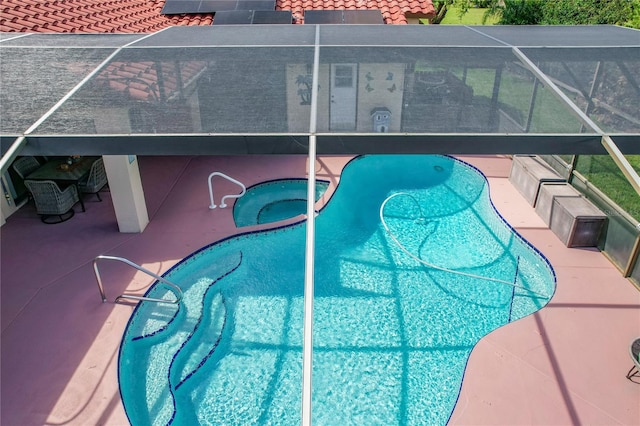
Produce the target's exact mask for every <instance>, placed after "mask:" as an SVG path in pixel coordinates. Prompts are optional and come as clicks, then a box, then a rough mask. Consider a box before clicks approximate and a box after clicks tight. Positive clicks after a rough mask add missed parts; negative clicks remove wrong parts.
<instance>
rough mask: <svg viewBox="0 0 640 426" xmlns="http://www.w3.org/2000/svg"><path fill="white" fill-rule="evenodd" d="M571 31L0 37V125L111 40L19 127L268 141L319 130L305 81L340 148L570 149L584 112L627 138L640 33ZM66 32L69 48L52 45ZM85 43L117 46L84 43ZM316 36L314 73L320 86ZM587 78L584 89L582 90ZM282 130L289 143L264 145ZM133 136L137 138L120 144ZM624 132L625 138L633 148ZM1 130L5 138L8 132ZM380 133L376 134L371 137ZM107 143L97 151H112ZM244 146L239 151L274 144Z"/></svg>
mask: <svg viewBox="0 0 640 426" xmlns="http://www.w3.org/2000/svg"><path fill="white" fill-rule="evenodd" d="M572 28H573V27H569V28H562V29H559V28H558V29H556V28H553V31H552V32H551V33H553V34H556V36H557V37H558V39H557V40H555V41H554V43H555V44H554V43H551V42H549V43H548V44H549V45H554V46H556V47H544V48H538V47H526V46H519V45H518V46H515V47H519V48H520V49H521V51H522V52H523V54H522V55H521V54H520V51H519V50H517V49H515V48H512V47H510V46H509V43H505V42H502V41H500V40H498V39H497V38H496V37H495V36H496V35H498V33H495V32H494V33H492V34H493V35H492V36H489V35H484V34H481V33H480V32H479V29H477V28H475V27H474V28H469V27H464V26H458V27H447V26H426V25H425V26H418V25H416V26H391V25H357V26H356V25H258V26H256V25H233V26H224V25H222V26H217V27H215V26H208V27H207V26H205V27H185V26H183V27H171V28H168V29H166V30H163V31H160V32H158V33H155V34H152V35H135V36H128V35H126V36H123V35H117V36H110V35H97V34H92V35H90V36H87V38H82V37H84V36H80V35H56V36H51V35H38V37H35V38H33V39H31V40H29V38H31V37H34V36H32V35H29V36H25V37H21V38H16V39H13V40H11V39H6V38H3V39H1V40H2V42H0V49H1V50H0V54H1V55H2V64H1V65H2V67H3V68H2V71H3V72H2V75H1V76H0V77H1V78H2V86H3V88H6V87H10V86H12V85H13V86H15V88H14V87H10V90H9V93H6V92H7V91H4V90H3V91H2V93H1V95H2V96H3V97H2V105H1V108H2V110H0V112H2V116H3V120H2V126H0V130H2V134H3V135H20V134H23V133H24V132H25V131H26V129H28V128H29V127H31V126H32V125H33V124H34V123H36V122H37V121H38V120H39V119H40V118H41V117H42V115H43V114H45V113H46V112H47V111H48V110H49V109H50V108H51V107H52V106H53V105H55V104H56V102H58V101H60V100H61V99H62V98H63V97H64V96H65V95H66V94H67V93H69V91H70V90H71V89H73V88H74V87H75V86H76V85H78V84H79V83H80V82H81V81H83V79H84V78H85V77H86V76H87V75H88V74H89V73H90V72H91V71H93V70H94V69H95V67H96V66H98V65H100V64H101V62H102V61H103V60H104V59H105V58H107V57H108V55H109V54H111V53H112V52H114V51H117V54H116V55H115V56H114V57H113V58H112V59H111V61H110V62H109V63H108V64H106V65H105V66H104V67H102V68H101V69H100V70H99V72H97V73H96V74H95V75H94V76H93V77H92V78H91V79H89V80H88V81H87V82H86V83H85V84H84V86H82V87H81V88H80V89H79V90H78V91H77V92H76V93H74V94H73V95H72V96H70V98H69V99H67V100H65V101H64V102H63V103H61V104H60V105H61V106H60V107H59V108H58V109H57V110H56V111H54V112H53V113H52V114H51V116H48V117H47V118H46V120H44V122H43V123H42V124H41V125H40V126H39V127H37V128H36V129H35V130H34V131H33V132H31V133H30V134H28V135H27V137H28V139H29V140H31V141H36V140H37V141H39V142H38V143H45V141H46V146H47V152H48V153H50V154H51V155H53V153H55V152H59V151H56V150H57V148H54V147H55V146H57V145H56V144H60V145H59V146H60V147H61V148H60V149H62V147H64V149H65V150H68V149H69V147H70V146H75V147H76V148H77V152H81V151H82V150H83V149H84V148H83V147H82V146H80V145H77V146H76V145H74V144H82V143H99V144H103V143H106V142H105V141H112V140H116V139H117V140H121V142H122V143H120V142H118V146H119V148H118V149H121V150H122V149H127V147H137V148H136V150H142V148H141V147H142V146H143V145H144V144H145V142H144V141H149V143H153V142H151V141H162V144H163V148H162V149H163V152H164V153H169V152H173V153H176V152H181V151H180V150H181V149H182V147H183V146H186V145H184V144H185V143H186V142H185V141H187V140H188V141H192V142H193V141H195V142H193V145H189V146H191V148H190V149H194V150H198V149H204V148H202V147H203V145H202V144H201V143H205V144H206V143H212V141H214V140H215V141H219V142H220V145H216V147H220V146H225V147H226V148H224V150H228V149H230V145H229V144H232V141H234V140H235V141H236V143H238V144H241V145H242V144H253V143H254V142H255V141H257V140H259V141H260V142H259V143H262V142H263V141H264V140H265V138H267V140H268V143H267V145H269V146H272V148H273V150H276V151H277V150H279V149H285V148H283V146H285V145H286V146H289V145H291V144H295V143H300V141H302V139H303V136H302V135H309V134H311V133H314V132H312V130H311V129H310V128H309V125H310V116H311V115H312V110H311V108H312V104H313V102H312V101H313V99H312V94H313V93H314V90H315V89H317V99H316V100H315V101H316V105H315V106H316V108H317V109H316V110H314V111H315V114H316V115H315V118H316V119H317V127H316V128H315V132H317V133H318V134H319V135H322V137H323V141H325V143H329V145H331V143H337V144H344V146H347V145H348V144H349V141H350V140H354V141H355V140H356V139H357V138H361V137H366V135H369V136H371V137H373V135H374V133H379V134H376V135H375V138H376V140H385V141H388V144H387V142H385V143H384V144H387V145H388V146H387V145H385V146H386V147H387V148H388V149H390V147H392V146H393V143H394V141H398V140H400V139H402V138H409V139H411V140H414V141H417V140H421V138H424V137H429V138H434V137H436V136H437V135H440V137H441V140H443V141H445V140H446V141H455V144H457V145H459V146H457V148H456V149H457V151H456V152H467V153H470V152H472V151H470V150H468V148H469V149H471V148H473V146H472V145H473V142H471V140H473V139H478V138H482V137H483V136H490V135H496V137H497V139H496V140H497V141H498V142H497V143H498V144H499V145H500V146H503V147H506V146H507V145H504V144H505V143H506V141H508V140H509V138H510V137H514V135H521V136H524V135H539V137H538V138H527V140H528V141H535V142H536V143H539V142H541V141H543V140H544V141H548V138H555V140H557V139H558V138H559V137H564V138H568V139H570V140H571V143H570V144H568V145H564V146H566V147H569V146H571V147H572V149H573V147H575V144H578V143H579V141H581V140H582V141H587V140H588V141H589V144H587V143H586V142H584V143H585V145H584V146H585V150H589V151H593V150H594V149H595V148H594V146H593V145H592V144H593V141H594V140H597V136H598V134H599V133H600V132H599V131H597V130H595V129H594V128H592V127H590V126H589V125H588V123H587V121H588V120H586V119H585V120H583V121H584V122H582V121H580V120H579V119H578V118H577V116H578V115H580V114H579V111H582V112H583V115H584V114H586V115H587V116H588V117H590V118H591V120H592V121H594V122H596V123H597V125H598V126H600V127H601V128H602V129H603V130H604V131H607V132H608V131H611V132H614V133H617V134H618V135H619V136H618V137H619V138H622V140H623V141H627V142H628V141H630V140H632V139H633V136H634V135H638V133H639V130H638V129H640V126H637V123H638V122H639V121H640V120H638V112H637V107H635V106H636V105H637V101H638V80H639V79H640V76H639V75H638V61H637V60H636V59H635V58H638V57H639V55H638V51H639V50H638V49H640V46H635V45H632V46H630V45H629V44H630V43H629V41H628V40H629V39H630V38H634V37H635V36H636V35H637V34H638V32H637V31H634V30H630V29H624V28H617V27H606V28H604V33H605V34H606V35H607V36H606V37H605V41H603V43H605V42H606V43H608V44H611V46H609V47H607V48H594V47H593V46H590V44H591V43H586V41H585V44H588V45H589V47H586V48H581V47H575V46H573V47H571V46H563V40H567V42H572V40H573V38H576V37H574V36H569V37H568V38H564V39H563V38H562V37H563V35H562V34H564V33H565V32H568V33H569V34H571V32H572V31H577V33H576V34H581V36H580V37H582V38H583V39H584V40H587V39H588V37H591V36H590V35H589V34H592V33H593V31H595V32H597V31H599V30H602V29H603V28H600V27H599V28H587V27H585V28H582V27H578V28H573V29H572ZM482 30H484V31H486V32H487V33H488V32H490V31H500V32H502V31H503V32H504V34H500V35H501V36H502V37H503V39H504V40H508V41H509V42H510V43H515V42H516V41H517V42H518V43H522V44H525V42H528V41H530V42H531V43H529V44H530V45H532V46H538V45H540V44H541V43H542V42H543V41H544V39H545V37H548V34H550V33H546V34H547V35H540V37H539V38H538V40H537V41H536V40H531V38H535V37H537V36H535V34H534V33H533V32H530V33H529V35H528V36H526V37H523V39H524V40H521V41H518V40H516V39H517V38H518V37H520V36H518V35H517V33H518V32H521V31H524V32H527V31H529V30H528V29H527V28H523V27H505V28H499V29H498V30H492V29H485V28H484V27H483V28H482ZM556 30H557V31H556ZM316 32H317V33H318V34H319V43H318V46H316V45H315V44H316ZM512 33H514V34H512ZM138 36H140V37H141V39H140V40H139V41H134V42H133V43H131V44H128V45H127V44H126V43H128V42H129V41H131V39H130V38H128V37H138ZM66 37H69V39H68V40H67V39H66ZM102 37H105V39H104V41H103V40H102ZM508 37H511V38H508ZM580 37H578V38H580ZM134 40H135V38H134ZM616 40H618V44H615V43H616ZM587 41H588V40H587ZM13 43H15V44H19V45H20V46H12V44H13ZM61 43H62V44H63V45H65V46H66V45H69V46H76V47H74V48H65V47H59V46H60V45H61ZM545 43H546V42H545ZM34 44H35V45H36V47H34V46H33V45H34ZM83 44H91V45H93V44H97V45H113V46H122V47H118V50H114V48H104V49H86V48H85V47H81V46H82V45H83ZM49 45H51V46H49ZM48 47H52V49H48ZM316 49H317V51H318V54H319V63H318V66H317V70H318V74H317V75H316V78H317V82H318V86H317V87H315V88H314V87H312V86H313V84H312V81H313V78H314V51H315V50H316ZM525 59H527V60H525ZM536 67H539V68H540V70H541V71H539V70H538V69H537V68H536ZM598 67H599V68H600V71H598V70H597V68H598ZM34 70H36V71H35V72H34ZM24 75H28V76H29V78H28V79H25V78H23V76H24ZM52 75H55V77H56V78H51V76H52ZM594 82H595V84H594ZM554 86H557V87H558V88H559V90H560V91H561V92H562V93H560V94H559V93H558V92H556V89H555V88H554ZM592 86H593V95H592V96H591V98H589V99H590V101H587V100H583V101H580V99H579V98H580V96H583V97H584V92H588V91H589V90H591V88H592ZM14 89H15V90H14ZM587 94H588V93H587ZM585 99H587V98H585ZM567 102H574V104H575V106H574V105H571V104H567ZM354 104H355V106H354ZM576 106H577V108H576ZM634 107H635V109H634ZM577 110H579V111H577ZM603 111H606V112H607V114H609V116H606V115H605V114H604V113H603ZM354 114H355V115H354ZM5 117H10V118H11V119H10V120H5ZM340 117H342V118H340ZM344 117H347V118H344ZM354 117H355V118H354ZM612 117H613V118H612ZM354 120H355V124H354ZM623 121H624V123H626V124H624V125H623V124H621V123H623ZM585 123H587V124H586V125H585ZM629 123H631V124H629ZM396 132H400V133H396ZM382 133H386V134H385V135H382ZM621 134H626V135H627V136H626V137H623V136H620V135H621ZM100 135H102V136H100ZM151 135H158V137H154V138H152V137H151ZM162 135H165V136H166V137H163V136H162ZM427 135H430V136H427ZM498 135H501V136H500V137H498ZM562 135H564V136H562ZM581 135H582V136H581ZM444 136H446V137H444ZM278 137H280V138H283V140H284V141H286V143H285V142H283V143H284V145H283V144H280V143H275V144H272V142H273V141H275V140H277V139H278ZM629 137H631V138H632V139H629ZM127 138H130V139H131V138H133V139H131V140H130V143H127V142H125V141H126V140H127ZM272 138H274V139H272ZM387 138H388V139H387ZM134 139H135V141H134ZM357 140H358V142H357V143H355V145H353V146H358V144H359V143H360V141H361V139H357ZM513 140H514V143H516V142H515V141H516V139H513ZM91 141H93V142H91ZM177 141H180V143H181V144H182V145H179V144H178V142H177ZM203 141H207V142H203ZM295 141H298V142H295ZM331 141H333V142H331ZM627 142H625V145H624V146H625V149H628V148H629V147H631V148H633V147H634V144H633V143H630V142H629V143H627ZM2 143H3V146H5V138H2ZM30 143H31V142H30ZM34 143H35V142H34ZM190 143H191V142H190ZM256 143H258V142H256ZM259 143H258V144H259ZM545 143H546V142H545ZM384 144H383V143H379V144H378V146H379V147H380V149H382V146H383V145H384ZM467 145H468V146H467ZM543 145H544V144H543ZM543 145H540V146H543ZM552 145H553V144H552V143H551V144H547V145H544V147H545V149H551V148H552ZM41 146H43V147H44V146H45V145H41ZM114 146H115V145H111V144H106V145H104V144H103V145H101V146H100V147H99V148H94V149H96V150H99V149H103V150H106V151H103V152H110V151H109V150H110V149H115V148H113V147H114ZM247 146H248V145H247ZM252 146H253V148H251V149H248V148H247V149H248V151H247V152H256V150H258V151H259V150H260V149H270V148H266V145H265V146H259V147H258V146H257V145H255V146H254V145H252ZM487 146H488V147H494V145H492V144H488V145H487ZM298 148H299V147H298ZM387 148H385V149H387ZM154 149H156V148H148V150H147V148H145V149H144V152H150V151H153V150H154ZM157 149H160V148H157ZM212 149H213V150H214V151H215V149H217V148H212ZM221 149H222V148H221ZM234 149H235V148H234ZM238 149H240V148H238ZM286 149H287V150H288V151H287V152H290V151H291V149H293V148H291V147H289V148H286ZM487 149H491V148H487ZM518 149H523V150H524V149H525V148H518ZM149 150H150V151H149ZM224 150H223V151H224ZM74 152H76V151H74ZM83 152H84V151H83ZM137 152H141V151H137ZM225 152H227V151H225ZM234 152H235V151H234ZM260 152H262V151H260ZM270 152H272V151H270ZM274 152H275V151H274ZM451 152H453V151H451ZM502 152H503V153H504V152H509V150H507V149H502ZM520 152H522V151H520ZM547 152H548V151H547ZM209 153H211V152H209ZM583 153H584V152H583Z"/></svg>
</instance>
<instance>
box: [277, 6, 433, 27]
mask: <svg viewBox="0 0 640 426" xmlns="http://www.w3.org/2000/svg"><path fill="white" fill-rule="evenodd" d="M368 9H377V10H380V11H381V12H382V17H383V18H384V23H385V24H406V23H407V16H406V15H407V14H412V15H419V16H425V17H427V16H433V15H434V14H435V8H434V7H433V2H432V0H276V10H290V11H291V12H292V14H293V17H294V19H295V22H296V23H298V24H300V23H303V22H304V11H305V10H368Z"/></svg>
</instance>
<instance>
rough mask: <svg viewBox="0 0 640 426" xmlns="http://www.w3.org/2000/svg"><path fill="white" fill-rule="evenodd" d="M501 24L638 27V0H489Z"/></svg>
mask: <svg viewBox="0 0 640 426" xmlns="http://www.w3.org/2000/svg"><path fill="white" fill-rule="evenodd" d="M488 14H489V15H493V16H497V17H499V18H500V19H499V21H498V23H499V24H502V25H597V24H609V25H624V26H628V27H632V28H640V0H504V2H502V1H500V0H492V2H491V4H490V6H489V12H488Z"/></svg>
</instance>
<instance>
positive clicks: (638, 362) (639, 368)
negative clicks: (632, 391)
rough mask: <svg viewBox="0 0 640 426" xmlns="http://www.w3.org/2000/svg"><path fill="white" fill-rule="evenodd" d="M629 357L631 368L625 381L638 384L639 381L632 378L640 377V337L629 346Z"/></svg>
mask: <svg viewBox="0 0 640 426" xmlns="http://www.w3.org/2000/svg"><path fill="white" fill-rule="evenodd" d="M629 355H631V359H632V360H633V367H631V370H629V372H628V373H627V379H629V380H631V381H632V382H635V383H640V381H636V380H634V378H636V377H640V337H636V338H635V339H634V340H633V341H632V342H631V344H630V345H629Z"/></svg>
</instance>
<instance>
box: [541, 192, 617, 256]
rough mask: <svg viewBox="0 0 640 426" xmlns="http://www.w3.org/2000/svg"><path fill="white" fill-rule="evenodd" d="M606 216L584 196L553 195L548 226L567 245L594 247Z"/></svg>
mask: <svg viewBox="0 0 640 426" xmlns="http://www.w3.org/2000/svg"><path fill="white" fill-rule="evenodd" d="M605 220H606V216H605V214H604V213H602V212H601V211H600V210H599V209H598V208H597V207H596V206H594V205H593V204H592V203H591V202H590V201H589V200H587V199H586V198H584V197H554V199H553V207H552V208H551V224H550V228H551V230H552V231H553V233H554V234H556V236H557V237H558V238H560V240H561V241H562V242H563V243H564V244H565V245H566V246H567V247H595V246H596V245H597V244H598V238H600V232H601V231H602V227H603V226H604V221H605Z"/></svg>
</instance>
